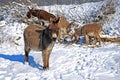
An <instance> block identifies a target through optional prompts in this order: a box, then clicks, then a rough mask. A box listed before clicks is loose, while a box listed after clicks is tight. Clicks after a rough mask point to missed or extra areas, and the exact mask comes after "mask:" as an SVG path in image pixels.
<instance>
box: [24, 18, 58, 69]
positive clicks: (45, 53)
mask: <svg viewBox="0 0 120 80" xmlns="http://www.w3.org/2000/svg"><path fill="white" fill-rule="evenodd" d="M58 22H59V19H58V20H56V21H54V22H52V23H51V24H50V25H49V26H48V27H47V28H45V29H43V26H39V27H38V26H36V25H29V26H28V27H27V28H25V30H24V34H23V35H24V44H25V47H24V51H25V57H24V59H25V62H29V59H28V55H29V52H30V50H35V51H42V58H43V69H48V68H49V57H50V54H51V51H52V49H53V47H54V44H55V41H56V39H57V36H58V27H57V23H58Z"/></svg>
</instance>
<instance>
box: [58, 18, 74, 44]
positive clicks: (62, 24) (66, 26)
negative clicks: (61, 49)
mask: <svg viewBox="0 0 120 80" xmlns="http://www.w3.org/2000/svg"><path fill="white" fill-rule="evenodd" d="M72 24H73V22H71V23H69V22H68V21H67V20H66V18H65V17H63V16H62V17H60V20H59V23H58V28H59V33H58V41H59V42H61V40H63V39H64V38H65V37H66V35H68V32H69V31H70V28H71V25H72Z"/></svg>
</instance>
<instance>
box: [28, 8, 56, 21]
mask: <svg viewBox="0 0 120 80" xmlns="http://www.w3.org/2000/svg"><path fill="white" fill-rule="evenodd" d="M32 16H34V17H37V18H38V19H39V20H45V21H49V22H50V21H51V19H56V16H54V15H53V14H51V13H49V12H47V11H45V10H38V9H33V8H32V9H29V11H28V12H27V17H28V18H31V17H32Z"/></svg>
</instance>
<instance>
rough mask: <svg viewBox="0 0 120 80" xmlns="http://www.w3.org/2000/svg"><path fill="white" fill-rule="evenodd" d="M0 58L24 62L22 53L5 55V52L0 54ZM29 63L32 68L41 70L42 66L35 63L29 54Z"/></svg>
mask: <svg viewBox="0 0 120 80" xmlns="http://www.w3.org/2000/svg"><path fill="white" fill-rule="evenodd" d="M0 57H1V58H4V59H7V60H10V61H16V62H21V63H24V55H5V54H0ZM29 63H30V64H29V65H30V66H32V67H34V68H38V69H40V70H43V68H42V66H41V65H39V64H36V62H35V61H34V58H33V57H32V56H29Z"/></svg>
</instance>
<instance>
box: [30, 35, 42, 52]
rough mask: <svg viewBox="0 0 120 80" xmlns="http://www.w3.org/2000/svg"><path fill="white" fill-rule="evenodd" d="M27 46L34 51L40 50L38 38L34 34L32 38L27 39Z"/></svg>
mask: <svg viewBox="0 0 120 80" xmlns="http://www.w3.org/2000/svg"><path fill="white" fill-rule="evenodd" d="M28 44H29V48H30V49H32V50H35V51H41V50H42V49H41V45H40V39H39V38H38V37H37V38H36V36H35V37H34V38H31V39H29V43H28Z"/></svg>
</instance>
